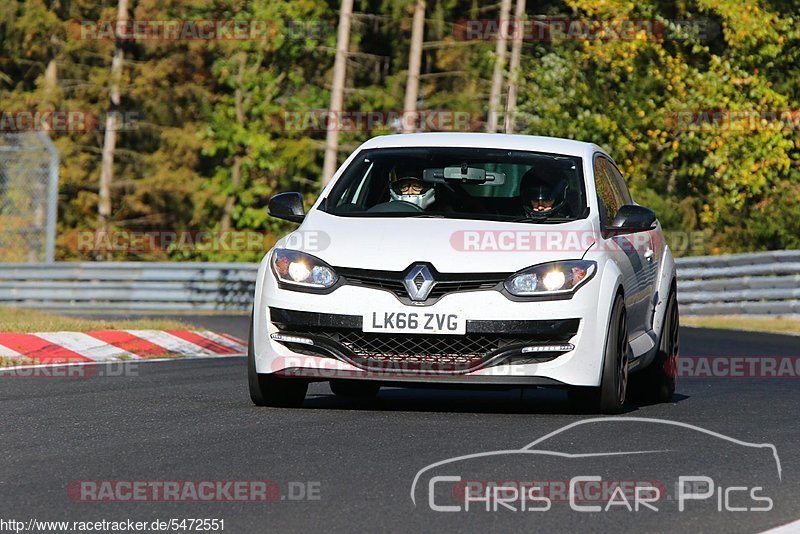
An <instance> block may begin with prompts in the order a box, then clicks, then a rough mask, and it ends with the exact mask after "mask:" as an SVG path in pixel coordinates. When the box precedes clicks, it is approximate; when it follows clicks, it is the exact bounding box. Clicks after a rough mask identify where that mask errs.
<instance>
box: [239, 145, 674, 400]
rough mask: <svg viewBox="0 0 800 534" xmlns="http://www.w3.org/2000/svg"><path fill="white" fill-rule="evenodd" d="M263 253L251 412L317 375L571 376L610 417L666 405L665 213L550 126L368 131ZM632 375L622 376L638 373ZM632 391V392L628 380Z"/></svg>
mask: <svg viewBox="0 0 800 534" xmlns="http://www.w3.org/2000/svg"><path fill="white" fill-rule="evenodd" d="M303 204H304V203H303V197H302V196H301V195H300V194H299V193H282V194H279V195H276V196H274V197H273V198H272V199H271V200H270V203H269V211H270V214H271V215H273V216H275V217H279V218H283V219H287V220H290V221H293V222H297V223H301V224H300V227H299V228H298V229H297V230H296V231H295V232H293V233H291V234H289V235H287V236H286V237H284V238H282V239H281V240H279V241H278V242H277V243H276V245H275V247H274V248H273V249H272V250H270V251H269V252H268V253H267V254H266V256H265V257H264V259H263V261H262V262H261V265H260V268H259V271H258V278H257V282H256V290H255V300H254V308H253V315H252V324H251V333H250V347H249V364H248V371H249V388H250V395H251V398H252V400H253V402H254V403H255V404H256V405H272V406H296V405H299V404H300V403H302V402H303V399H304V398H305V394H306V391H307V388H308V383H309V382H311V381H330V385H331V389H332V390H333V392H334V393H335V394H337V395H343V396H363V397H367V396H373V395H375V394H377V393H378V390H379V389H380V387H381V386H393V387H397V386H400V387H403V386H413V387H419V386H430V387H454V386H461V387H468V388H471V387H482V386H492V387H509V388H513V387H527V386H534V387H548V386H550V387H562V388H567V389H568V391H569V394H570V398H571V399H573V400H575V401H577V402H580V403H581V404H582V405H583V406H584V407H586V408H589V409H591V410H594V411H600V412H617V411H620V410H622V409H623V405H624V403H625V400H626V396H629V395H628V393H629V392H630V393H635V394H636V395H637V396H638V397H639V398H641V399H645V400H648V401H651V402H658V401H661V402H664V401H668V400H670V399H671V397H672V394H673V392H674V389H675V367H676V366H675V360H676V357H677V354H678V307H677V300H676V282H675V280H676V279H675V263H674V261H673V258H672V254H671V253H670V250H669V248H668V247H667V245H666V242H665V239H664V236H663V234H662V231H661V227H660V225H659V223H658V220H657V219H656V216H655V214H654V213H653V212H652V211H651V210H649V209H647V208H645V207H642V206H639V205H638V204H636V203H635V202H634V201H633V200H632V198H631V195H630V192H629V191H628V188H627V186H626V184H625V181H624V180H623V178H622V175H621V174H620V172H619V170H618V169H617V166H616V165H615V164H614V161H613V160H612V159H611V157H610V156H609V155H608V154H607V153H606V152H605V151H604V150H603V149H601V148H600V147H598V146H596V145H593V144H590V143H584V142H578V141H571V140H565V139H557V138H549V137H533V136H524V135H504V134H469V133H463V134H462V133H426V134H408V135H390V136H383V137H376V138H373V139H371V140H369V141H367V142H366V143H364V144H363V145H361V146H360V147H359V148H358V149H357V150H356V151H355V152H353V154H352V155H350V157H349V158H348V159H347V160H346V161H345V162H344V164H342V166H341V167H340V168H339V170H338V171H337V172H336V174H335V175H334V176H333V178H332V180H331V181H330V183H328V184H327V185H326V186H325V188H324V189H323V191H322V193H321V194H320V196H319V198H318V199H317V200H316V202H315V203H314V205H313V206H312V207H311V209H310V210H309V211H308V213H305V212H304V208H303ZM629 373H630V384H629ZM629 385H630V388H629V387H628V386H629Z"/></svg>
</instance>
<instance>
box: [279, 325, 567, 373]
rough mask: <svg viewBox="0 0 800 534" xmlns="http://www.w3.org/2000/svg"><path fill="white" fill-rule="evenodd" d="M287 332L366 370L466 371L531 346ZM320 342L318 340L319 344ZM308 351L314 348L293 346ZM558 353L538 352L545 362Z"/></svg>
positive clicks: (479, 338)
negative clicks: (337, 352)
mask: <svg viewBox="0 0 800 534" xmlns="http://www.w3.org/2000/svg"><path fill="white" fill-rule="evenodd" d="M285 333H286V334H288V335H297V336H302V337H309V338H311V339H314V340H315V341H316V342H317V345H318V347H325V346H333V347H339V348H340V349H344V350H341V352H342V355H343V356H345V357H346V358H347V359H349V360H350V361H352V362H353V363H354V364H356V365H357V366H359V367H361V368H364V369H368V370H387V369H392V368H396V367H397V366H398V365H401V366H402V369H403V370H420V371H422V370H431V371H437V372H445V371H446V372H453V371H462V372H466V371H469V370H472V369H475V368H477V367H480V366H481V365H483V364H484V363H485V362H486V361H488V360H489V359H491V358H492V357H494V356H495V355H497V354H499V353H502V352H503V351H504V350H510V349H513V348H515V347H516V348H521V347H523V346H525V345H530V344H531V343H532V340H531V338H530V337H510V336H504V335H498V334H467V335H463V336H452V335H427V334H426V335H415V334H407V335H404V334H377V333H371V332H361V331H359V330H350V329H340V330H314V331H305V332H304V331H295V330H293V331H291V332H285ZM320 342H321V343H320ZM292 348H293V349H294V350H296V351H298V352H303V353H306V354H311V353H313V352H314V350H315V349H314V348H311V347H310V346H301V345H299V344H297V345H295V346H293V347H292ZM556 356H557V354H549V355H548V354H541V355H540V356H539V357H540V361H548V360H551V359H553V358H555V357H556Z"/></svg>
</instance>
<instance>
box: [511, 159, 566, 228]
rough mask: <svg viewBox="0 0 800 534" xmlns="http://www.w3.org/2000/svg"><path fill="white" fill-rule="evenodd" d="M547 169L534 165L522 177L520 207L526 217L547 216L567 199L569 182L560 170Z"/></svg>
mask: <svg viewBox="0 0 800 534" xmlns="http://www.w3.org/2000/svg"><path fill="white" fill-rule="evenodd" d="M545 173H547V169H544V168H542V167H539V166H536V167H533V168H532V169H530V170H529V171H528V172H526V173H525V175H524V176H523V177H522V181H521V182H520V184H519V196H520V198H521V199H522V208H523V210H524V211H525V214H526V215H527V216H528V217H542V216H548V215H551V214H553V213H556V212H558V210H560V209H561V208H562V207H563V206H564V204H565V203H566V201H567V187H568V185H569V183H568V182H567V180H566V179H565V178H564V177H563V175H561V173H560V172H558V171H556V173H552V174H550V173H547V174H545Z"/></svg>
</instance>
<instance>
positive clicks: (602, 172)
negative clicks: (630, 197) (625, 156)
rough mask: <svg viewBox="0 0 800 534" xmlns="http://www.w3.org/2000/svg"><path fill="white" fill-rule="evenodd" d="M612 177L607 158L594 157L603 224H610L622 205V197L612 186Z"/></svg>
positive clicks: (596, 185) (595, 182)
mask: <svg viewBox="0 0 800 534" xmlns="http://www.w3.org/2000/svg"><path fill="white" fill-rule="evenodd" d="M612 182H613V180H612V177H611V172H610V170H609V164H608V162H607V161H606V159H605V158H603V157H602V156H598V157H595V158H594V185H595V188H596V189H597V202H598V204H600V222H601V224H602V225H603V226H605V225H607V224H609V223H610V222H611V221H612V220H614V217H616V216H617V211H618V210H619V207H620V206H621V205H622V199H621V198H620V197H619V196H618V194H615V192H614V188H613V186H612Z"/></svg>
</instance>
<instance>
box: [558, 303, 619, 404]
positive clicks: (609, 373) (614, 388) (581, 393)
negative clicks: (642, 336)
mask: <svg viewBox="0 0 800 534" xmlns="http://www.w3.org/2000/svg"><path fill="white" fill-rule="evenodd" d="M629 351H630V348H629V346H628V316H627V313H626V311H625V302H624V301H623V299H622V296H621V295H617V297H616V299H615V300H614V307H613V308H612V310H611V320H610V321H609V324H608V333H607V334H606V345H605V351H604V354H603V375H602V379H601V381H600V387H588V388H576V389H572V390H570V391H569V397H570V400H571V401H572V402H574V403H576V404H578V405H579V406H580V407H582V408H585V409H587V410H590V411H596V412H599V413H605V414H610V413H619V412H621V411H622V408H623V406H624V405H625V398H626V396H627V390H628V361H629Z"/></svg>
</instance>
